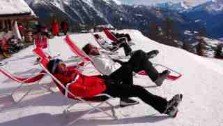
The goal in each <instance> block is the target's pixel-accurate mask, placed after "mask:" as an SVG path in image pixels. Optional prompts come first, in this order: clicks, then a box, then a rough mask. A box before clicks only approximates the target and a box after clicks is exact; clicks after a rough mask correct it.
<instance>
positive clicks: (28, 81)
mask: <svg viewBox="0 0 223 126" xmlns="http://www.w3.org/2000/svg"><path fill="white" fill-rule="evenodd" d="M0 72H1V73H2V74H3V75H5V76H6V77H8V78H9V79H11V80H13V81H15V82H17V83H20V85H19V86H18V87H17V88H16V89H14V91H13V92H12V93H11V94H10V95H11V96H12V98H13V94H15V92H16V91H17V90H18V89H20V88H22V87H23V86H27V85H33V84H38V85H39V86H41V88H44V89H46V88H45V87H43V86H42V85H41V84H39V82H40V80H41V79H42V78H43V76H44V75H45V74H46V72H45V71H40V72H39V73H38V74H36V75H34V76H32V77H19V76H16V75H13V74H11V73H10V72H9V71H7V70H6V69H4V68H3V67H2V66H0ZM28 87H29V90H28V91H27V92H26V93H25V94H24V95H23V96H21V98H19V100H18V101H16V100H15V99H13V100H14V101H15V102H16V103H18V102H20V101H21V100H22V99H23V98H24V97H25V96H27V95H28V94H29V93H30V92H31V90H32V88H31V86H28Z"/></svg>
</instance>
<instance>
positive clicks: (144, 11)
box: [26, 0, 223, 38]
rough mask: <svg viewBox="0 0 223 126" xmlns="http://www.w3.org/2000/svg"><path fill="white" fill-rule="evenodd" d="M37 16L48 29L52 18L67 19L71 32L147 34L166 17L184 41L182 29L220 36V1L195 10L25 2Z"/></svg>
mask: <svg viewBox="0 0 223 126" xmlns="http://www.w3.org/2000/svg"><path fill="white" fill-rule="evenodd" d="M26 2H27V3H28V4H29V6H30V7H31V8H32V9H33V10H34V12H35V13H36V14H37V15H38V16H39V19H40V22H41V23H42V24H44V25H47V26H49V24H50V21H51V20H52V17H57V19H58V20H59V21H62V20H64V19H68V20H69V24H72V25H70V27H71V30H72V31H78V30H80V29H81V26H83V25H84V26H86V27H89V28H90V27H93V26H96V25H100V24H111V25H112V26H114V27H115V28H118V29H122V28H134V29H138V30H140V31H142V32H143V33H144V34H145V35H146V34H148V31H149V24H150V23H151V22H156V23H157V24H159V25H161V26H162V25H163V22H164V21H165V20H166V18H167V17H168V18H169V17H170V18H171V19H172V21H173V22H174V25H175V30H176V31H177V32H178V33H179V36H183V37H181V38H185V35H184V32H185V30H189V31H200V30H204V29H205V33H206V34H205V35H206V36H207V37H211V38H221V37H223V30H221V29H223V1H221V0H213V1H209V2H206V3H203V4H200V5H198V6H195V7H191V6H188V5H186V4H185V3H184V2H181V3H170V2H169V3H163V4H157V5H153V6H143V5H124V4H121V2H120V1H118V0H63V1H62V0H26Z"/></svg>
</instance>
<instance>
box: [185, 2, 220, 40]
mask: <svg viewBox="0 0 223 126" xmlns="http://www.w3.org/2000/svg"><path fill="white" fill-rule="evenodd" d="M183 15H184V16H185V17H187V18H188V19H190V20H191V21H193V22H194V23H191V25H192V26H194V25H200V26H201V27H203V28H201V29H206V31H205V32H206V35H208V36H210V37H213V38H221V37H222V36H223V32H222V29H223V1H222V0H214V1H209V2H206V3H204V4H201V5H198V6H196V7H194V8H192V9H189V10H187V11H186V12H185V13H183Z"/></svg>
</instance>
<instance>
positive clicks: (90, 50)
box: [82, 43, 100, 56]
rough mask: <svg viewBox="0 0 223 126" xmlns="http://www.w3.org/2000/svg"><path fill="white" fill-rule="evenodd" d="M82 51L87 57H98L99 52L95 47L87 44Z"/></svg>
mask: <svg viewBox="0 0 223 126" xmlns="http://www.w3.org/2000/svg"><path fill="white" fill-rule="evenodd" d="M82 50H83V51H84V52H85V53H86V54H87V55H93V56H95V55H100V53H99V50H98V48H97V47H96V46H94V45H92V44H90V43H88V44H87V45H85V46H84V47H83V48H82Z"/></svg>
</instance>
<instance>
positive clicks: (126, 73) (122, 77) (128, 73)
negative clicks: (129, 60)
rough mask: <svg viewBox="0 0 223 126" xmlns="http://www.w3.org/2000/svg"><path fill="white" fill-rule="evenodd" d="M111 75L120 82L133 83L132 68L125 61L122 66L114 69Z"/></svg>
mask: <svg viewBox="0 0 223 126" xmlns="http://www.w3.org/2000/svg"><path fill="white" fill-rule="evenodd" d="M109 77H110V78H111V79H113V80H116V81H117V82H118V83H123V84H128V85H133V75H132V68H131V66H130V65H128V64H125V63H123V64H122V66H121V67H120V68H119V69H118V70H116V71H114V72H113V73H112V74H110V75H109Z"/></svg>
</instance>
